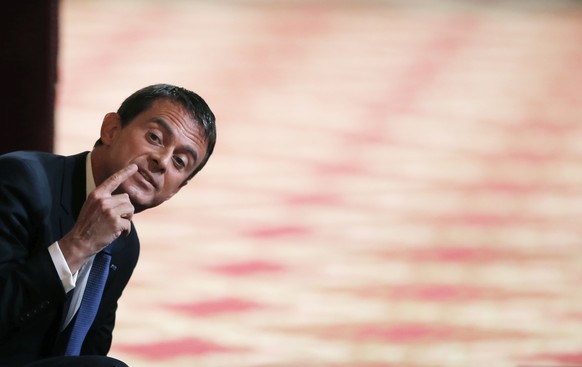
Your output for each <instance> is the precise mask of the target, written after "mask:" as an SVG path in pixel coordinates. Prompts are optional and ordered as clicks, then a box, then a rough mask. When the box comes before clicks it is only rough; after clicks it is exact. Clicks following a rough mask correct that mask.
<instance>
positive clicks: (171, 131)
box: [152, 117, 198, 164]
mask: <svg viewBox="0 0 582 367" xmlns="http://www.w3.org/2000/svg"><path fill="white" fill-rule="evenodd" d="M152 122H154V123H156V124H158V125H160V126H162V128H163V129H164V130H166V132H167V133H168V135H170V137H171V138H172V139H174V138H175V137H176V133H175V132H174V129H172V126H170V124H169V123H168V121H166V120H164V119H163V118H161V117H154V118H152ZM180 148H182V149H184V150H185V151H186V153H188V154H190V155H191V156H192V157H193V158H194V164H196V162H198V153H196V151H195V150H194V149H192V148H190V147H189V146H185V145H184V146H181V147H180Z"/></svg>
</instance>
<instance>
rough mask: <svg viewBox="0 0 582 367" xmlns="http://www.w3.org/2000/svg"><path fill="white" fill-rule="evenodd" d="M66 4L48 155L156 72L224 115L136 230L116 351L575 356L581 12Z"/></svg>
mask: <svg viewBox="0 0 582 367" xmlns="http://www.w3.org/2000/svg"><path fill="white" fill-rule="evenodd" d="M59 9H60V10H59V16H58V19H59V23H58V27H59V32H58V33H59V41H58V63H57V88H56V109H55V115H54V116H55V125H54V151H55V152H57V153H60V154H73V153H76V152H79V151H82V150H89V149H90V148H91V147H92V145H93V143H94V141H95V140H96V139H97V137H98V134H99V127H100V124H101V120H102V118H103V116H104V115H105V113H107V112H110V111H115V110H116V109H117V108H118V106H119V105H120V103H121V101H122V100H123V99H124V98H125V97H127V96H128V95H129V94H131V93H132V92H133V91H135V90H137V89H139V88H141V87H143V86H146V85H149V84H153V83H159V82H165V83H173V84H177V85H180V86H184V87H186V88H189V89H192V90H193V91H195V92H197V93H199V94H200V95H201V96H203V97H204V98H205V99H206V101H207V102H208V103H209V105H210V106H211V108H213V110H214V112H215V114H216V116H217V126H218V143H217V148H216V150H215V153H214V156H213V157H212V158H211V159H210V161H209V164H208V165H207V166H206V167H205V168H204V170H203V171H202V172H201V173H200V174H199V175H198V176H197V177H196V178H195V179H194V180H193V181H192V182H191V183H190V184H189V185H188V186H187V187H186V188H184V189H183V190H182V191H181V192H180V194H178V196H176V199H174V200H173V201H170V202H168V203H166V204H165V205H164V206H162V207H159V208H156V209H153V210H151V211H149V212H145V213H143V214H140V215H139V216H138V217H136V219H135V224H136V227H137V229H138V231H139V234H140V238H141V242H142V252H141V258H140V263H139V265H138V268H137V269H136V271H135V273H134V277H133V278H132V281H131V282H130V284H129V286H128V288H127V289H126V291H125V294H124V296H123V297H122V299H121V303H120V305H119V312H118V317H117V326H116V329H115V332H114V341H113V348H112V351H111V355H112V356H115V357H117V358H120V359H122V360H124V361H125V362H126V363H128V364H129V365H130V366H132V367H150V366H184V367H185V366H200V367H211V366H212V367H223V366H224V367H226V366H229V367H275V366H276V367H299V366H301V367H308V366H309V367H311V366H313V367H323V366H333V367H388V366H404V367H436V366H453V367H455V366H459V367H461V366H462V367H468V366H472V367H475V366H487V367H491V366H496V367H498V366H576V365H578V366H582V290H581V288H582V255H581V254H582V227H581V226H580V218H581V215H582V170H581V167H580V165H581V164H580V163H581V162H582V160H581V159H582V144H581V141H582V140H581V139H582V125H581V123H582V121H581V112H582V88H581V85H582V4H580V2H579V1H561V0H555V1H540V0H531V1H527V0H515V1H504V0H472V1H471V0H467V1H446V0H433V1H428V0H427V1H419V0H417V1H404V0H401V1H396V0H394V1H390V0H385V1H381V0H362V1H349V0H343V1H332V0H329V1H299V0H298V1H292V0H277V1H276V0H271V1H267V0H265V1H253V0H249V1H242V0H241V1H236V0H231V1H225V0H221V1H192V0H191V1H186V0H182V1H179V0H171V1H170V0H164V1H161V0H160V1H145V0H144V1H138V0H134V1H127V0H117V1H113V0H108V1H104V0H100V1H97V0H62V1H61V2H60V8H59ZM31 108H33V107H32V106H31Z"/></svg>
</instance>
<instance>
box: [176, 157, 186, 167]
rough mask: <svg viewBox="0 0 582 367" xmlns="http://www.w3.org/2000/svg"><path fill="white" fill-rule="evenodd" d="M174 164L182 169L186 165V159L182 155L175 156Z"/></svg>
mask: <svg viewBox="0 0 582 367" xmlns="http://www.w3.org/2000/svg"><path fill="white" fill-rule="evenodd" d="M174 164H175V165H176V167H178V168H180V169H182V168H184V167H186V161H185V160H184V159H183V158H182V157H180V156H177V155H176V156H174Z"/></svg>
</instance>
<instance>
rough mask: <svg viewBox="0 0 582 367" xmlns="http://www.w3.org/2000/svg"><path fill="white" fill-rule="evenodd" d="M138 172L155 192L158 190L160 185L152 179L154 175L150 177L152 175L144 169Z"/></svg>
mask: <svg viewBox="0 0 582 367" xmlns="http://www.w3.org/2000/svg"><path fill="white" fill-rule="evenodd" d="M137 172H138V173H139V174H140V175H141V176H142V177H143V178H144V180H146V181H147V182H149V184H150V185H152V187H153V188H154V189H155V190H158V183H157V182H156V180H155V179H154V178H153V177H152V175H150V173H149V172H148V171H146V170H143V169H141V168H140V169H138V170H137Z"/></svg>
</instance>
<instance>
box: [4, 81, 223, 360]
mask: <svg viewBox="0 0 582 367" xmlns="http://www.w3.org/2000/svg"><path fill="white" fill-rule="evenodd" d="M215 142H216V127H215V118H214V115H213V113H212V111H211V110H210V108H209V107H208V105H207V104H206V102H205V101H204V100H203V99H202V98H201V97H200V96H198V95H197V94H195V93H193V92H191V91H188V90H186V89H183V88H180V87H176V86H172V85H167V84H159V85H152V86H149V87H146V88H144V89H141V90H139V91H137V92H135V93H134V94H132V95H131V96H130V97H128V98H127V99H126V100H125V101H124V102H123V103H122V105H121V107H120V108H119V110H118V111H117V113H108V114H107V115H105V117H104V119H103V122H102V126H101V133H100V139H99V140H98V141H97V142H96V144H95V146H94V148H93V150H92V151H91V152H84V153H80V154H77V155H74V156H68V157H64V156H59V155H54V154H48V153H39V152H14V153H8V154H5V155H3V156H0V366H11V367H12V366H39V367H40V366H126V365H125V364H124V363H123V362H121V361H118V360H115V359H113V358H109V357H106V354H107V353H108V351H109V348H110V346H111V340H112V331H113V327H114V323H115V311H116V309H117V300H118V298H119V297H120V296H121V293H122V291H123V289H124V287H125V285H126V284H127V282H128V281H129V278H130V276H131V274H132V271H133V269H134V267H135V265H136V263H137V258H138V254H139V240H138V237H137V235H136V231H135V228H134V227H133V224H132V222H131V219H132V217H133V215H134V214H135V213H138V212H141V211H143V210H146V209H149V208H153V207H155V206H157V205H160V204H161V203H163V202H164V201H166V200H168V199H170V198H171V197H172V196H173V195H174V194H176V193H177V192H178V191H179V190H180V189H181V188H182V187H184V186H185V185H186V184H187V183H188V180H189V179H190V178H192V177H193V176H194V175H195V174H196V173H197V172H199V171H200V170H201V169H202V167H203V166H204V165H205V164H206V162H207V161H208V158H209V157H210V155H211V154H212V151H213V149H214V145H215ZM104 259H106V260H104ZM97 274H101V275H97ZM102 274H105V275H102ZM99 276H101V277H103V280H105V279H106V283H105V285H103V284H102V282H101V283H100V281H99V280H95V279H98V277H99ZM96 284H98V285H96ZM101 287H104V288H103V289H102V290H101ZM94 294H98V295H97V296H94ZM95 299H96V301H95ZM92 303H93V304H94V306H90V305H91V304H92ZM91 308H93V311H92V312H93V314H92V315H91V311H87V310H90V309H91ZM86 315H91V316H86ZM86 319H89V321H88V322H87V321H86ZM80 325H86V326H80ZM83 328H84V329H83ZM79 330H81V331H79ZM64 355H66V356H64ZM79 355H81V356H79ZM90 355H91V356H90Z"/></svg>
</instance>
